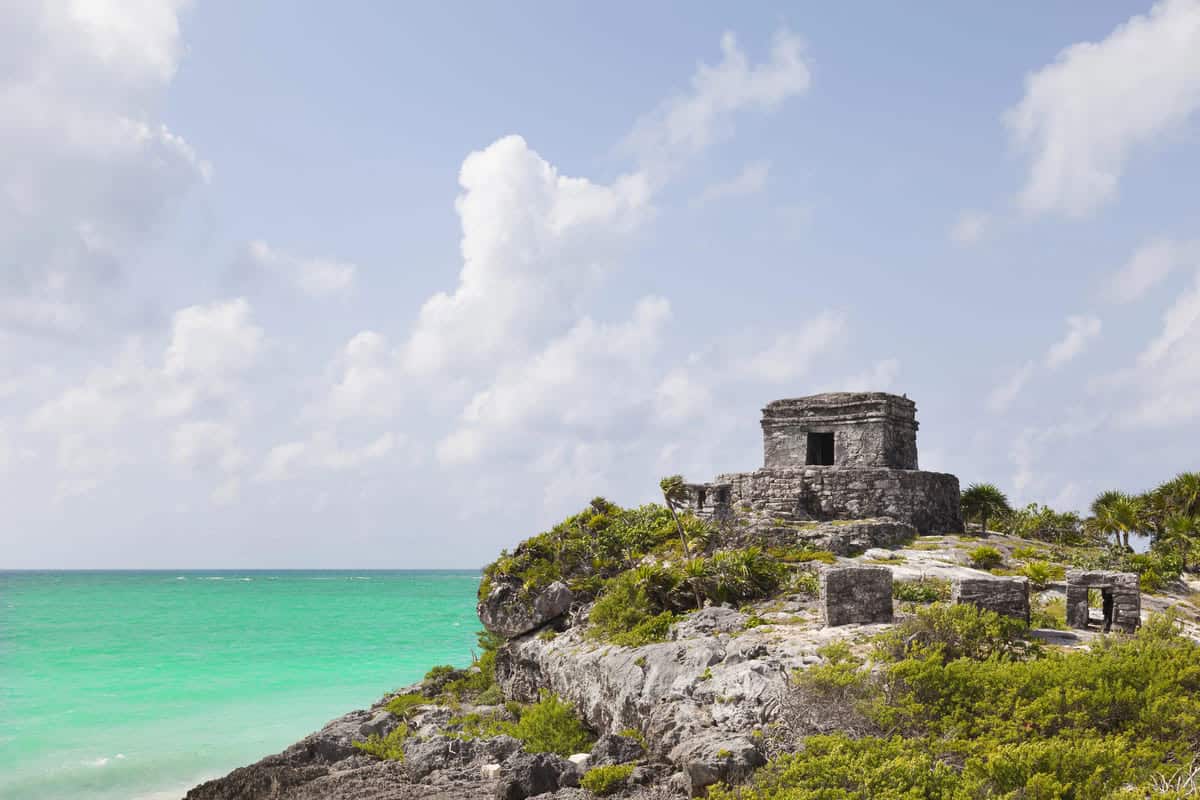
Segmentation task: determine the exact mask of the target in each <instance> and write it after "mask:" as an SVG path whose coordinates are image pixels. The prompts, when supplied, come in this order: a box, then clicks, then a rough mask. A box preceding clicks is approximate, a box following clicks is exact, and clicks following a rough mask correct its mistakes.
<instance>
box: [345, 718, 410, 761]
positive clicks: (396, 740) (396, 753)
mask: <svg viewBox="0 0 1200 800" xmlns="http://www.w3.org/2000/svg"><path fill="white" fill-rule="evenodd" d="M408 737H409V730H408V725H406V724H405V723H403V722H401V723H400V724H399V725H398V726H396V728H395V729H394V730H393V731H392V732H391V733H389V734H388V735H387V736H380V735H379V734H377V733H373V734H371V735H370V736H369V737H367V740H366V741H365V742H351V744H353V745H354V746H355V747H356V748H358V749H359V750H362V751H363V752H364V753H369V754H370V755H373V756H375V757H376V758H383V759H387V760H389V761H403V760H404V741H405V740H406V739H408Z"/></svg>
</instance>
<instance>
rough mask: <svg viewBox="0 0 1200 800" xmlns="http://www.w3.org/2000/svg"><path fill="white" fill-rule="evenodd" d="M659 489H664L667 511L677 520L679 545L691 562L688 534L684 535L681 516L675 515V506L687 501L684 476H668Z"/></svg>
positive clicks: (661, 482)
mask: <svg viewBox="0 0 1200 800" xmlns="http://www.w3.org/2000/svg"><path fill="white" fill-rule="evenodd" d="M658 488H660V489H662V493H663V501H664V502H665V503H666V504H667V510H668V511H670V512H671V519H673V520H675V529H676V530H677V531H679V543H680V544H682V545H683V556H684V558H686V559H687V560H688V561H691V560H692V551H691V549H690V548H689V547H688V543H687V534H686V533H684V530H683V523H682V522H680V521H679V515H678V514H676V513H675V505H676V504H679V505H683V503H684V502H686V501H687V487H686V486H685V485H684V483H683V476H682V475H668V476H667V477H665V478H663V479H662V480H661V481H659V482H658Z"/></svg>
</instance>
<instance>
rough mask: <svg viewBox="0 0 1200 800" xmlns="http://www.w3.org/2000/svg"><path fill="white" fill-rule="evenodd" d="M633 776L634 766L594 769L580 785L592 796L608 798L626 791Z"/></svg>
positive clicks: (584, 777) (582, 779) (624, 765)
mask: <svg viewBox="0 0 1200 800" xmlns="http://www.w3.org/2000/svg"><path fill="white" fill-rule="evenodd" d="M632 774H633V764H616V765H613V766H605V767H592V768H591V769H589V770H588V771H587V772H585V773H584V775H583V778H581V779H580V781H579V785H580V786H582V787H583V788H584V789H587V790H588V791H589V792H591V793H592V794H595V795H599V796H600V797H607V796H608V795H610V794H615V793H617V792H619V791H621V790H622V789H624V788H625V785H626V784H627V783H628V782H629V776H630V775H632Z"/></svg>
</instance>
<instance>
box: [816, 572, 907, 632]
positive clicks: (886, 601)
mask: <svg viewBox="0 0 1200 800" xmlns="http://www.w3.org/2000/svg"><path fill="white" fill-rule="evenodd" d="M821 611H822V613H823V615H824V619H825V624H826V625H827V626H828V627H835V626H838V625H851V624H854V623H858V624H862V625H870V624H875V623H887V622H891V621H892V571H891V570H890V569H888V568H887V567H857V566H856V567H834V568H833V569H828V570H825V571H824V572H822V573H821Z"/></svg>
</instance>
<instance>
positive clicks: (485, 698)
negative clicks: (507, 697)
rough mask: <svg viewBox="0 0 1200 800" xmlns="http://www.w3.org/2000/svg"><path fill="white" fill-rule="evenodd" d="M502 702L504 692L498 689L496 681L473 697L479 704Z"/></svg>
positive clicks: (486, 704)
mask: <svg viewBox="0 0 1200 800" xmlns="http://www.w3.org/2000/svg"><path fill="white" fill-rule="evenodd" d="M503 702H504V692H502V691H500V684H498V683H493V684H492V685H491V686H489V687H488V688H486V689H484V690H483V691H482V692H480V693H479V695H478V696H477V697H476V698H475V703H476V704H477V705H481V706H498V705H500V704H501V703H503Z"/></svg>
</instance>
